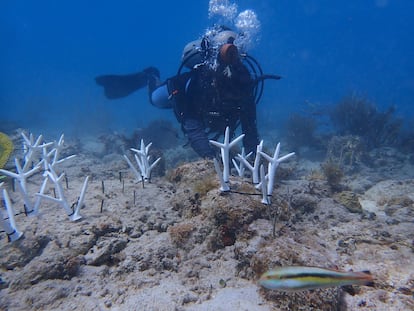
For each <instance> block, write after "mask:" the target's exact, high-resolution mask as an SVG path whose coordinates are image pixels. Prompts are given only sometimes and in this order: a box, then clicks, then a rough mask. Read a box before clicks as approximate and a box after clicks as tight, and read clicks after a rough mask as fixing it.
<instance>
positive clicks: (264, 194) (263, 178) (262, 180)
mask: <svg viewBox="0 0 414 311" xmlns="http://www.w3.org/2000/svg"><path fill="white" fill-rule="evenodd" d="M267 181H268V178H267V176H266V174H265V168H264V166H263V164H262V165H260V186H261V190H262V203H263V204H266V205H269V204H270V198H269V196H268V194H267Z"/></svg>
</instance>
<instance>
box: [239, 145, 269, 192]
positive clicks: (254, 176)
mask: <svg viewBox="0 0 414 311" xmlns="http://www.w3.org/2000/svg"><path fill="white" fill-rule="evenodd" d="M262 149H263V140H262V141H260V143H259V144H258V145H257V147H256V157H255V159H254V164H253V165H251V164H250V163H249V162H248V161H247V159H245V158H243V156H242V155H241V154H238V155H237V159H239V160H240V162H242V163H243V164H244V165H245V166H246V167H247V168H248V169H249V170H250V171H251V172H252V179H253V184H254V185H257V184H259V182H260V180H259V168H260V152H261V151H262Z"/></svg>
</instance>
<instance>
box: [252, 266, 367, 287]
mask: <svg viewBox="0 0 414 311" xmlns="http://www.w3.org/2000/svg"><path fill="white" fill-rule="evenodd" d="M259 284H260V285H261V286H263V287H265V288H268V289H274V290H279V291H301V290H308V289H315V288H324V287H334V286H344V285H368V286H373V278H372V275H371V274H370V273H369V271H363V272H352V271H351V272H341V271H337V270H330V269H324V268H317V267H301V266H291V267H280V268H276V269H274V270H270V271H267V272H265V273H263V275H262V276H261V277H260V280H259Z"/></svg>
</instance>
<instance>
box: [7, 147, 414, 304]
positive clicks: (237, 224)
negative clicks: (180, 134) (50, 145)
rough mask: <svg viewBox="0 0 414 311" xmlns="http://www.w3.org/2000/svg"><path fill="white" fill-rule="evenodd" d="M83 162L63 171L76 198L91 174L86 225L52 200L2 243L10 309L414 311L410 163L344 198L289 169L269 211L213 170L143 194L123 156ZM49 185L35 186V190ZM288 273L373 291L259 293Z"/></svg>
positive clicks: (182, 174)
mask: <svg viewBox="0 0 414 311" xmlns="http://www.w3.org/2000/svg"><path fill="white" fill-rule="evenodd" d="M71 148H72V147H71ZM76 153H77V157H76V159H75V160H74V161H76V165H73V163H66V162H65V163H62V168H61V169H62V170H64V172H65V174H66V175H67V176H68V178H69V184H68V187H69V190H70V189H76V190H77V189H80V188H81V187H82V184H83V181H84V176H85V175H88V176H90V180H89V186H88V191H87V194H86V196H85V198H84V207H83V208H82V216H83V218H82V219H81V220H80V221H77V222H69V221H68V220H67V215H65V214H64V213H62V212H61V210H60V209H59V208H58V207H56V204H54V203H53V202H49V201H44V202H43V203H42V207H41V209H40V213H39V216H37V217H25V216H24V215H18V216H16V221H17V222H18V224H19V228H21V230H22V231H24V237H23V238H21V239H19V240H18V241H15V242H14V243H9V242H8V241H7V238H6V237H5V236H4V234H2V235H1V238H0V309H4V310H39V309H42V310H57V309H59V310H74V309H78V310H79V309H83V310H134V309H136V308H137V306H139V310H194V311H202V310H259V311H261V310H263V311H265V310H266V311H267V310H345V308H347V310H364V309H365V308H366V309H370V310H409V309H413V308H414V298H413V291H414V231H413V230H412V228H413V222H414V204H413V202H414V197H413V193H414V191H413V190H414V168H413V167H412V166H411V165H410V164H409V163H407V164H405V165H404V166H403V167H404V171H405V173H404V175H403V176H404V179H400V178H398V176H400V175H399V174H398V172H397V171H396V170H394V171H393V172H394V175H391V172H392V170H391V169H390V167H388V170H387V174H388V175H387V176H386V177H387V178H386V179H385V178H383V179H381V178H380V177H379V176H378V175H375V174H374V173H373V172H370V171H369V170H365V171H361V173H358V172H352V175H347V174H345V176H344V177H343V178H342V179H341V181H340V183H341V188H346V189H345V190H344V191H343V192H344V193H343V194H342V195H338V193H339V194H340V193H341V192H337V193H334V192H333V191H334V190H333V189H332V187H330V185H329V184H328V182H327V180H326V179H325V177H324V176H323V174H322V173H319V174H317V173H315V171H314V168H315V167H317V166H318V165H315V164H312V163H309V162H308V161H301V160H300V159H297V160H296V161H292V162H290V163H283V164H281V167H280V171H279V174H283V178H280V177H278V178H277V179H276V182H275V189H274V193H273V197H272V204H270V205H265V204H262V203H261V201H260V198H261V194H260V192H258V190H257V189H256V188H255V187H254V185H253V184H252V183H251V180H250V179H249V178H243V177H240V176H236V175H237V174H234V175H233V174H231V176H230V185H231V191H229V192H226V193H222V192H220V190H219V187H220V184H219V181H218V178H217V176H216V173H215V170H214V165H213V162H212V161H206V160H199V161H193V162H189V163H186V164H182V165H178V166H177V167H175V168H171V169H170V170H169V171H168V172H167V174H166V175H165V176H154V177H153V178H152V179H151V182H149V183H145V184H142V183H139V182H136V178H135V176H133V175H132V174H131V173H130V171H129V168H128V165H127V163H126V162H125V161H124V159H123V158H122V155H120V154H119V155H114V156H113V157H111V158H110V159H109V158H108V157H107V158H106V161H105V162H104V161H102V160H101V159H100V158H99V157H95V156H93V154H91V153H87V151H82V150H77V152H76ZM399 165H401V164H399ZM377 171H378V170H377ZM41 183H42V176H41V175H34V176H33V177H32V179H31V181H30V182H29V183H28V184H27V187H28V191H29V192H30V190H31V189H33V190H34V189H39V187H40V185H41ZM103 185H104V186H103ZM3 187H8V192H9V194H10V197H11V199H12V201H13V205H14V206H15V209H16V210H18V209H23V199H22V198H21V197H20V196H19V195H18V193H15V192H13V191H12V189H11V185H10V183H7V181H6V183H5V185H3ZM36 191H37V190H34V191H33V192H36ZM50 191H51V189H49V188H48V189H45V194H49V195H50V193H49V192H50ZM77 193H78V191H69V194H68V198H67V200H68V201H69V202H75V201H76V200H77V198H76V194H77ZM349 202H351V203H352V204H353V206H358V210H357V212H353V210H350V208H349V206H347V203H349ZM357 203H359V204H357ZM281 265H308V266H321V267H330V268H332V267H337V268H339V269H341V270H355V271H357V270H370V271H371V273H372V274H373V276H374V279H375V285H374V287H366V286H360V287H358V286H357V287H353V288H352V290H351V289H349V288H345V289H344V288H328V289H318V290H312V291H303V292H295V293H285V292H276V291H271V290H266V289H264V288H261V287H259V285H258V284H257V279H258V278H259V277H260V275H261V273H263V272H264V271H266V270H267V269H269V268H272V267H274V266H281Z"/></svg>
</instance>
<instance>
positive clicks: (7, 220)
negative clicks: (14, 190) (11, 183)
mask: <svg viewBox="0 0 414 311" xmlns="http://www.w3.org/2000/svg"><path fill="white" fill-rule="evenodd" d="M3 199H4V202H5V204H6V211H7V217H4V215H3V212H1V211H0V227H1V228H3V230H4V231H5V232H6V234H7V238H8V239H9V241H10V242H14V241H16V240H18V239H20V238H21V237H22V235H23V232H20V231H19V229H17V226H16V222H15V221H14V214H15V212H14V209H13V206H12V203H11V201H10V198H9V194H8V193H7V190H6V189H3Z"/></svg>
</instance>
